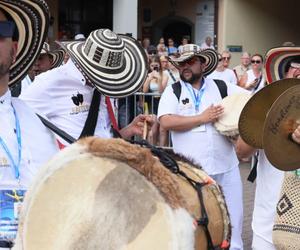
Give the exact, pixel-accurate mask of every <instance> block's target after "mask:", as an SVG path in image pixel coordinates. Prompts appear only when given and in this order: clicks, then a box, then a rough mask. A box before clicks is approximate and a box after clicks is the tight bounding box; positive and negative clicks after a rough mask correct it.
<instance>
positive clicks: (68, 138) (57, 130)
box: [36, 114, 76, 144]
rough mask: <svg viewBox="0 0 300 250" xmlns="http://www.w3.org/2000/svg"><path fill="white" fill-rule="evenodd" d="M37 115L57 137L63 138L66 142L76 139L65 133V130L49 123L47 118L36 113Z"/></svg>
mask: <svg viewBox="0 0 300 250" xmlns="http://www.w3.org/2000/svg"><path fill="white" fill-rule="evenodd" d="M36 115H37V116H38V118H40V120H41V121H42V123H43V124H44V125H45V126H46V127H47V128H48V129H50V130H51V131H52V132H54V133H55V134H57V135H58V136H59V137H61V138H63V139H64V140H65V141H66V142H68V143H70V144H71V143H73V142H75V141H76V139H75V138H73V137H72V136H71V135H69V134H68V133H66V132H65V131H63V130H62V129H60V128H58V127H56V126H55V125H54V124H53V123H51V122H50V121H48V120H47V119H45V118H44V117H42V116H41V115H39V114H36Z"/></svg>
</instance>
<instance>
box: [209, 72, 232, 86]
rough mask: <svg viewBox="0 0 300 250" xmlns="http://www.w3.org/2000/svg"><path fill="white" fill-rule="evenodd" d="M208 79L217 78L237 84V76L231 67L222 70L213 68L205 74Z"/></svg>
mask: <svg viewBox="0 0 300 250" xmlns="http://www.w3.org/2000/svg"><path fill="white" fill-rule="evenodd" d="M207 78H209V79H219V80H223V81H225V82H227V83H232V84H235V85H236V84H237V78H236V75H235V73H234V71H233V70H232V69H225V70H224V71H217V70H215V71H214V72H212V73H211V74H209V75H208V76H207Z"/></svg>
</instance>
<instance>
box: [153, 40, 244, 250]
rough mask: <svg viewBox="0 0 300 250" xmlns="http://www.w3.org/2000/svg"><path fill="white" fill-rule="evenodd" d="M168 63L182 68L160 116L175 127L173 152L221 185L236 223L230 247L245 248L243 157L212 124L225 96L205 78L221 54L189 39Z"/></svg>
mask: <svg viewBox="0 0 300 250" xmlns="http://www.w3.org/2000/svg"><path fill="white" fill-rule="evenodd" d="M170 62H171V63H172V64H173V65H174V66H175V67H177V68H178V70H179V73H180V81H179V84H180V86H181V93H180V96H179V97H176V94H175V92H174V89H173V87H172V86H168V87H167V88H166V89H165V91H164V93H163V94H162V96H161V99H160V103H159V108H158V119H159V121H160V124H161V126H162V127H163V128H164V129H167V130H170V131H171V136H172V142H173V149H174V151H175V152H176V153H180V154H182V155H184V156H186V157H187V158H189V159H192V160H193V161H194V162H195V163H197V164H199V165H200V166H201V167H203V169H204V170H205V171H206V172H207V173H208V174H209V175H210V176H211V177H212V178H213V179H214V180H216V181H217V183H218V184H220V185H221V186H222V188H223V191H224V195H225V200H226V204H227V206H228V210H229V214H230V218H231V224H232V240H231V245H230V249H243V242H242V238H241V232H242V222H243V198H242V182H241V178H240V172H239V168H238V165H239V161H238V159H237V157H236V154H235V150H234V146H233V144H232V143H231V142H230V141H229V140H228V139H227V138H226V137H225V136H223V135H221V134H220V133H218V132H217V131H216V129H215V127H214V125H213V123H214V122H215V121H216V120H217V119H218V118H219V117H220V116H221V115H222V114H223V112H224V110H223V107H222V106H220V105H218V103H219V102H220V101H221V100H222V97H221V94H220V91H219V89H218V87H217V84H216V82H215V81H214V80H213V79H208V78H206V77H205V76H206V75H207V74H209V73H210V72H212V71H213V70H214V69H215V68H216V66H217V64H218V54H217V53H216V52H215V51H214V50H211V49H206V50H202V51H201V50H200V48H199V47H198V46H197V45H194V44H188V45H185V46H184V48H183V53H182V54H181V55H180V57H178V58H175V57H172V58H170ZM175 84H177V83H175ZM224 84H225V83H224ZM226 86H227V93H228V95H232V94H234V93H239V92H246V91H245V90H244V89H242V88H240V87H238V86H236V85H234V84H226Z"/></svg>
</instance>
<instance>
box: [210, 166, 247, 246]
mask: <svg viewBox="0 0 300 250" xmlns="http://www.w3.org/2000/svg"><path fill="white" fill-rule="evenodd" d="M211 177H212V178H213V179H214V180H215V181H216V182H217V183H218V184H219V185H220V186H221V187H222V189H223V193H224V196H225V201H226V204H227V208H228V211H229V216H230V221H231V226H232V236H231V242H230V250H242V249H243V241H242V230H243V185H242V180H241V175H240V169H239V168H238V167H236V168H233V169H232V170H230V171H229V172H226V173H223V174H216V175H211Z"/></svg>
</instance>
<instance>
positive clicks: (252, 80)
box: [240, 54, 265, 93]
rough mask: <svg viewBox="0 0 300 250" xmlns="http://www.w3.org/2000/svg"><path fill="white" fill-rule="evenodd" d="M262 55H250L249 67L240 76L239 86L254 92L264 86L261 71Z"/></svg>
mask: <svg viewBox="0 0 300 250" xmlns="http://www.w3.org/2000/svg"><path fill="white" fill-rule="evenodd" d="M262 69H263V57H262V55H260V54H254V55H253V56H252V57H251V69H249V70H248V71H247V72H246V73H245V74H244V75H243V76H242V78H241V80H240V86H241V87H243V88H245V89H248V90H250V91H252V93H256V92H257V91H258V90H260V89H261V88H263V87H264V86H265V78H264V75H263V72H262Z"/></svg>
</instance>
